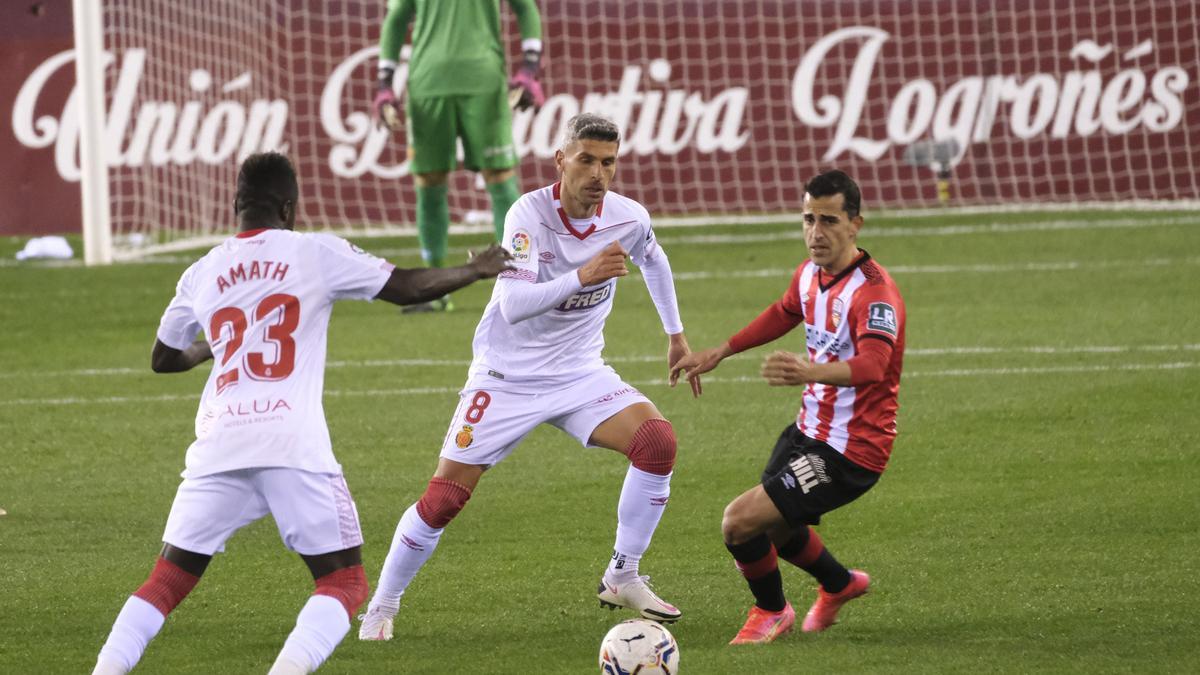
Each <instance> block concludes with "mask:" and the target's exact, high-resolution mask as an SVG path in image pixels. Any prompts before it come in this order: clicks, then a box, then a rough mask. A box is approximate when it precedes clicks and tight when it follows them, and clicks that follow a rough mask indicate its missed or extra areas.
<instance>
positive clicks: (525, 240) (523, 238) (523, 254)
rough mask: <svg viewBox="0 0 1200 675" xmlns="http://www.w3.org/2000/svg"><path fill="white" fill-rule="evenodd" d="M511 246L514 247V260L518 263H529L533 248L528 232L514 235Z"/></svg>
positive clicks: (519, 232) (517, 232)
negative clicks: (530, 252)
mask: <svg viewBox="0 0 1200 675" xmlns="http://www.w3.org/2000/svg"><path fill="white" fill-rule="evenodd" d="M509 244H510V245H511V246H512V254H513V260H515V261H517V262H529V250H530V248H531V247H532V246H531V242H530V240H529V233H528V232H526V231H525V230H517V231H516V232H514V233H513V236H512V241H511V242H509Z"/></svg>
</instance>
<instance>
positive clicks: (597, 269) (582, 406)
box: [359, 114, 689, 640]
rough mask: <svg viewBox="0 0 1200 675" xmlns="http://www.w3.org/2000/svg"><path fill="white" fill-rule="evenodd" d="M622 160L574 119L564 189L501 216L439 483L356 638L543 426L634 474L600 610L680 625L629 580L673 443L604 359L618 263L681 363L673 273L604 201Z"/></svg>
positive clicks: (401, 536)
mask: <svg viewBox="0 0 1200 675" xmlns="http://www.w3.org/2000/svg"><path fill="white" fill-rule="evenodd" d="M618 148H619V131H618V129H617V127H616V125H615V124H613V123H612V122H611V121H609V120H607V119H605V118H603V117H600V116H597V115H590V114H583V115H578V116H576V117H574V118H572V119H571V120H569V121H568V122H567V133H566V137H565V139H564V142H563V145H562V147H561V149H560V150H558V151H557V152H556V153H555V163H556V164H557V166H558V170H559V173H560V176H561V179H560V182H558V183H556V184H554V185H552V186H549V187H545V188H542V189H540V190H535V191H533V192H530V193H528V194H526V195H524V196H523V197H521V198H520V199H519V200H518V201H517V202H516V204H514V205H513V207H512V208H511V209H510V210H509V212H508V216H507V218H506V219H505V224H504V238H503V243H504V245H505V247H506V248H507V249H508V250H509V251H510V252H511V253H512V256H513V261H512V264H513V266H514V268H515V269H513V270H510V271H507V272H504V273H502V274H501V275H500V278H499V280H498V281H497V282H496V288H495V291H494V292H493V293H492V299H491V302H489V303H488V306H487V308H486V309H485V310H484V313H483V318H482V319H480V321H479V326H478V327H477V328H476V329H475V340H474V344H473V349H474V361H473V362H472V363H471V368H470V371H469V372H468V376H467V383H466V385H465V386H464V387H463V390H462V392H461V393H460V400H459V404H458V408H457V410H455V411H454V416H453V418H452V419H451V422H450V428H449V430H448V431H447V432H446V438H445V440H444V441H443V444H442V451H441V458H440V460H439V462H438V467H437V470H436V471H435V473H434V475H433V478H432V480H430V481H429V486H428V488H426V490H425V493H424V495H422V496H421V498H420V500H418V501H417V503H415V504H413V505H412V506H410V507H409V508H408V510H407V511H405V513H404V515H403V516H402V517H401V519H400V523H399V525H397V527H396V534H395V537H394V539H393V540H392V546H391V550H390V552H389V553H388V557H387V560H386V561H385V562H384V566H383V574H382V575H381V577H380V580H379V584H378V587H377V589H376V592H375V595H374V597H372V599H371V602H370V604H369V605H368V611H367V614H366V615H365V616H364V617H363V623H362V626H361V627H360V630H359V638H361V639H364V640H387V639H390V638H391V636H392V622H393V617H394V616H395V615H396V613H397V611H398V610H399V606H400V597H401V596H402V595H403V594H404V591H405V589H406V588H407V587H408V584H409V582H411V581H412V579H413V577H414V576H415V575H416V573H417V571H418V570H419V569H420V567H421V566H422V565H423V564H424V563H425V561H426V560H428V559H429V556H430V555H432V553H433V550H434V548H435V547H436V546H437V543H438V539H439V538H440V537H441V535H442V531H443V528H445V526H446V524H447V523H449V522H450V520H451V519H453V518H454V516H455V515H457V514H458V512H459V511H460V510H461V509H462V508H463V506H464V505H465V504H466V502H467V499H468V498H469V497H470V496H471V492H472V491H473V490H474V489H475V486H476V484H477V483H478V482H479V478H480V476H481V475H482V474H483V472H484V471H485V470H486V469H487V468H489V467H491V466H493V465H494V464H496V463H497V462H499V461H501V460H502V459H504V458H505V457H507V456H508V455H509V453H511V452H512V451H513V450H514V449H515V448H516V447H517V445H519V444H520V442H521V440H522V439H523V438H524V437H525V436H526V435H527V434H528V433H529V432H530V431H532V430H533V429H534V428H535V427H537V426H538V425H539V424H543V423H546V424H551V425H553V426H555V427H558V428H559V429H561V430H563V431H565V432H566V433H567V434H569V435H571V436H573V437H574V438H575V439H576V440H578V441H579V442H580V443H581V444H583V445H585V446H598V447H603V448H610V449H613V450H616V451H618V452H620V453H622V454H624V455H626V456H627V457H628V458H629V459H630V461H631V466H630V467H629V470H628V472H627V473H626V476H625V483H624V487H623V488H622V489H621V497H620V501H619V502H618V505H617V535H616V544H615V546H614V552H613V556H612V560H611V562H610V564H609V566H608V569H607V570H606V571H605V573H604V575H603V578H602V580H601V583H600V587H599V590H598V593H599V598H600V602H601V604H602V605H605V606H609V607H629V608H631V609H635V610H637V611H638V612H639V613H640V614H641V615H642V616H644V617H647V618H651V619H655V620H659V621H668V622H669V621H675V620H677V619H678V618H679V617H680V612H679V610H678V609H676V608H675V607H673V606H672V605H671V604H669V603H667V602H664V601H663V600H662V599H661V598H659V597H658V596H657V595H656V594H655V593H654V592H653V591H652V590H650V588H649V586H648V585H647V584H646V577H644V576H640V575H639V574H638V562H639V560H640V558H641V557H642V554H643V553H644V552H645V551H646V549H647V548H648V547H649V545H650V538H651V536H652V535H653V534H654V530H655V528H656V527H657V526H658V522H659V519H660V518H661V517H662V513H663V509H664V508H665V506H666V504H667V498H668V495H669V494H670V482H671V471H672V468H673V466H674V463H675V434H674V431H673V430H672V428H671V424H670V423H669V422H668V421H667V420H665V419H663V416H662V415H661V414H660V413H659V412H658V409H657V408H655V407H654V404H653V403H651V402H650V400H649V399H647V398H646V397H645V396H643V395H642V394H641V392H639V391H638V390H637V389H635V388H633V387H631V386H629V385H628V384H626V383H624V382H622V380H621V378H620V376H618V375H617V373H616V372H615V371H613V369H612V368H610V367H609V366H607V365H606V364H605V363H604V360H603V359H602V358H601V356H600V352H601V349H602V348H603V347H604V335H603V328H604V321H605V318H606V317H607V316H608V313H609V312H610V311H611V309H612V303H613V296H614V295H615V294H616V288H617V278H618V277H622V276H625V274H627V273H628V270H627V268H626V267H625V258H626V257H629V258H630V259H632V260H633V262H634V263H635V264H636V265H638V267H640V268H641V271H642V274H643V276H644V277H645V281H646V286H647V288H648V289H649V291H650V296H651V298H652V299H653V300H654V304H655V306H656V307H657V308H658V314H659V317H660V319H661V320H662V326H663V329H664V330H665V332H666V333H667V334H668V335H669V336H670V338H669V348H668V352H667V361H668V364H673V363H675V362H676V361H678V360H680V359H682V358H683V357H684V356H685V355H687V354H688V353H689V350H688V346H687V340H686V339H685V338H684V335H683V325H682V323H681V322H680V319H679V309H678V306H677V304H676V300H675V287H674V282H673V280H672V277H671V267H670V265H669V263H668V262H667V256H666V254H665V253H664V252H663V250H662V249H661V248H660V247H659V245H658V242H657V241H656V240H655V237H654V231H653V230H652V229H651V226H650V217H649V215H648V214H647V212H646V209H645V208H644V207H642V205H641V204H638V203H637V202H635V201H634V200H632V199H629V198H628V197H623V196H621V195H619V194H616V193H613V192H609V191H608V186H609V183H610V181H611V180H612V178H613V174H614V173H615V171H616V161H617V150H618Z"/></svg>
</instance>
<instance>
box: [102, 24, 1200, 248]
mask: <svg viewBox="0 0 1200 675" xmlns="http://www.w3.org/2000/svg"><path fill="white" fill-rule="evenodd" d="M501 4H504V3H503V2H502V3H501ZM539 4H540V5H541V8H542V16H543V26H544V38H545V44H546V57H545V63H546V70H545V73H544V76H543V84H544V86H545V88H546V90H547V94H548V95H549V97H550V98H549V100H548V102H547V104H546V106H545V107H543V108H542V109H541V110H540V111H538V112H536V113H534V112H532V111H530V112H525V113H518V114H516V115H515V118H514V139H515V142H516V144H517V148H518V152H519V153H520V154H521V155H522V165H521V167H520V169H519V176H520V179H521V184H522V188H523V189H526V190H527V189H532V188H534V187H537V186H540V185H544V184H547V183H549V182H551V181H553V179H554V168H553V163H552V162H551V161H550V157H552V155H553V151H554V148H555V142H556V139H557V136H558V133H559V130H560V129H561V126H562V123H563V122H564V121H565V119H566V118H567V117H568V116H570V115H571V114H574V113H576V112H579V111H582V110H592V111H598V112H603V113H606V114H608V115H610V116H612V117H613V118H614V119H615V120H616V121H617V122H618V123H619V124H620V125H621V126H622V127H623V129H624V134H625V136H624V140H623V144H622V153H623V156H624V158H625V159H624V160H623V161H622V164H621V167H620V170H619V172H618V177H617V184H616V185H615V186H614V187H615V189H617V190H618V191H621V192H624V193H626V194H629V195H630V196H633V197H635V198H637V199H639V200H641V201H642V202H643V203H645V204H646V205H647V206H648V207H649V209H650V211H651V213H652V214H653V215H654V216H655V217H657V218H669V217H677V218H679V217H690V218H704V219H709V220H712V221H713V222H729V221H732V220H738V219H746V218H759V217H772V216H775V217H778V216H780V215H788V214H794V213H796V212H798V210H799V208H800V205H801V199H802V192H803V190H802V185H803V182H804V180H805V179H807V178H808V177H809V176H811V175H812V174H813V173H815V172H816V171H817V170H819V169H820V168H823V167H830V166H836V167H839V168H844V169H846V170H847V171H849V172H850V173H851V174H852V175H854V176H855V177H856V178H857V179H858V180H859V182H860V184H861V185H862V188H863V193H864V199H865V202H866V204H867V205H868V206H869V207H880V206H886V207H895V208H902V207H931V206H932V207H937V206H943V205H950V206H981V205H985V206H986V205H1001V204H1003V205H1008V204H1012V203H1014V202H1016V203H1044V204H1062V203H1069V202H1100V203H1103V202H1114V201H1118V200H1134V199H1139V200H1140V199H1145V200H1153V201H1158V202H1172V201H1179V200H1194V199H1196V198H1198V197H1200V183H1198V180H1197V176H1196V171H1195V167H1196V166H1197V165H1198V162H1197V160H1198V159H1200V158H1198V157H1197V156H1196V154H1197V150H1196V146H1195V144H1194V140H1197V139H1194V138H1193V132H1195V133H1197V134H1200V95H1197V89H1196V86H1195V85H1196V82H1197V81H1200V72H1198V65H1197V64H1200V28H1198V27H1200V9H1198V6H1197V4H1196V3H1195V2H1192V1H1191V0H1168V1H1162V2H1155V1H1152V0H1134V1H1132V2H1129V1H1120V0H1101V1H1099V2H1092V1H1090V0H1065V1H1063V0H1056V1H1053V2H1051V1H1050V0H1041V1H1036V2H1029V3H1024V2H1023V3H993V2H983V1H979V2H969V1H967V2H930V3H898V2H883V1H882V0H874V1H853V0H845V1H834V0H825V1H821V2H814V1H792V0H743V1H741V2H734V1H729V2H714V1H712V0H610V1H608V2H595V1H594V0H553V1H550V0H544V1H543V2H541V3H539ZM384 12H385V2H384V0H340V1H336V2H333V1H330V2H324V1H317V0H195V1H192V2H180V1H179V0H103V12H102V16H103V19H102V22H103V33H104V48H105V50H106V53H107V61H106V64H107V67H106V69H105V90H106V98H107V105H108V111H107V115H106V118H105V119H106V127H105V128H106V133H105V136H106V138H105V142H104V146H103V147H104V152H105V153H106V162H107V165H108V167H109V171H108V178H109V181H110V186H111V187H110V193H111V195H112V196H111V206H110V211H111V218H112V232H113V236H114V241H115V246H116V256H117V257H118V258H121V257H128V256H135V255H139V254H141V253H145V252H148V251H158V250H162V249H163V248H164V247H166V248H170V247H183V246H188V245H195V244H196V243H197V242H202V241H205V240H206V239H212V238H214V237H219V236H221V235H224V234H227V233H228V232H229V231H230V229H231V227H232V214H233V212H232V203H233V191H234V183H235V178H236V172H237V167H238V164H239V162H240V160H241V159H243V158H244V157H246V156H247V155H248V154H250V153H251V152H255V151H260V150H282V151H284V152H286V153H287V154H288V155H289V156H290V157H292V159H293V161H294V162H295V163H296V165H297V169H298V172H299V174H300V181H301V201H302V203H301V210H302V218H301V219H302V221H303V224H304V226H305V227H308V228H316V229H320V228H333V229H338V230H349V231H350V232H358V233H370V232H376V231H394V228H396V227H401V228H403V227H405V226H407V224H409V223H412V222H413V219H414V209H413V203H414V199H413V193H412V186H411V179H410V178H409V177H408V176H407V166H406V164H405V147H404V138H403V134H400V135H397V136H395V137H389V136H388V134H387V133H385V132H383V131H382V130H379V129H377V128H376V127H375V126H374V125H373V124H372V123H371V120H370V117H369V109H370V98H371V95H372V93H373V87H374V86H375V85H374V82H375V48H376V45H377V44H378V37H379V24H380V22H381V20H382V18H383V15H384ZM505 15H506V16H507V17H508V18H507V19H506V22H507V25H506V30H505V35H506V38H507V39H508V47H509V55H510V58H511V57H513V56H515V55H516V54H517V52H518V43H519V39H518V35H517V31H516V26H515V21H514V20H513V19H512V17H511V13H510V12H508V11H507V10H505ZM403 72H404V70H403V66H402V68H401V71H400V73H399V75H400V76H399V77H398V78H397V79H398V80H400V81H401V82H402V80H403ZM401 86H402V85H401ZM451 208H452V215H453V217H454V219H455V220H456V221H457V222H463V221H470V220H471V218H472V217H473V216H474V215H476V214H480V213H483V214H484V215H483V216H482V219H484V220H486V219H487V216H486V212H487V199H486V194H485V193H484V192H483V191H482V190H481V189H480V186H479V185H478V184H477V182H476V179H475V177H473V176H471V175H469V174H466V173H463V172H459V173H458V174H456V175H455V177H454V178H453V182H452V184H451ZM489 228H490V223H486V224H485V223H482V222H481V223H480V228H479V229H480V230H481V231H485V230H487V229H489Z"/></svg>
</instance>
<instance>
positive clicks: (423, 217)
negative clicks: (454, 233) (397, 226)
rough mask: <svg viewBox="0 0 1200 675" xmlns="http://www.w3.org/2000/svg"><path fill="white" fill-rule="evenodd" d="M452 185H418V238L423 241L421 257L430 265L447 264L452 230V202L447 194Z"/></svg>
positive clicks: (440, 265) (439, 265) (442, 265)
mask: <svg viewBox="0 0 1200 675" xmlns="http://www.w3.org/2000/svg"><path fill="white" fill-rule="evenodd" d="M449 190H450V186H449V185H448V184H446V183H443V184H441V185H429V186H425V187H421V186H420V185H418V186H417V238H418V239H419V240H420V242H421V258H422V259H424V260H425V264H426V265H427V266H429V267H444V266H445V265H446V240H447V239H448V238H449V232H450V202H449V200H448V199H447V197H446V195H447V194H448V193H449Z"/></svg>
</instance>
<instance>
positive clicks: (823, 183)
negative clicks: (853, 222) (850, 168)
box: [804, 169, 862, 218]
mask: <svg viewBox="0 0 1200 675" xmlns="http://www.w3.org/2000/svg"><path fill="white" fill-rule="evenodd" d="M804 191H805V192H807V193H808V194H809V196H811V197H831V196H833V195H841V196H842V204H843V205H844V206H845V208H846V215H847V216H850V217H851V218H855V217H857V216H858V214H859V213H860V212H861V211H862V193H861V192H859V191H858V183H855V182H854V179H853V178H851V177H850V176H849V175H847V174H846V172H845V171H839V170H837V169H830V170H828V171H822V172H821V173H819V174H817V175H815V176H813V177H812V178H811V179H809V181H808V182H807V183H805V185H804Z"/></svg>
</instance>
